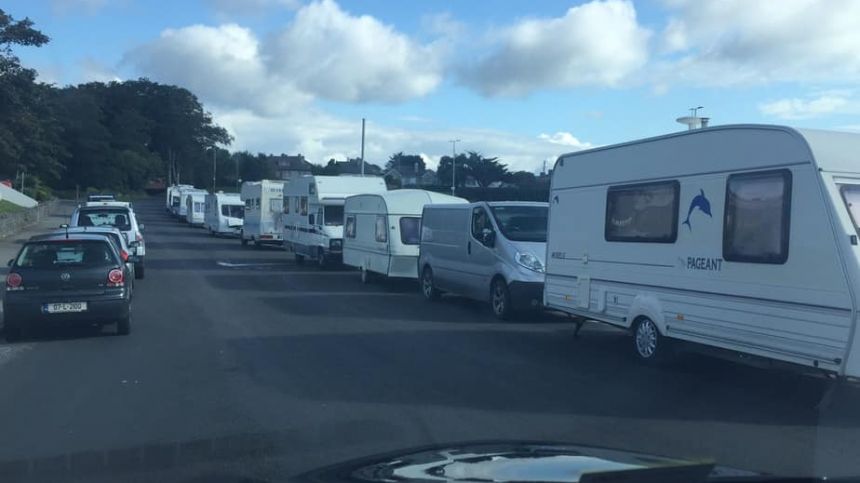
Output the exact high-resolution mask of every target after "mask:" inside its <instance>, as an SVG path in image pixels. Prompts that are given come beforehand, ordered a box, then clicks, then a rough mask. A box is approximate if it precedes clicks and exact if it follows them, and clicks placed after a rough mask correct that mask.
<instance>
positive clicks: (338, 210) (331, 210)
mask: <svg viewBox="0 0 860 483" xmlns="http://www.w3.org/2000/svg"><path fill="white" fill-rule="evenodd" d="M323 213H324V218H323V219H324V220H325V224H326V226H340V225H343V206H325V207H324V208H323Z"/></svg>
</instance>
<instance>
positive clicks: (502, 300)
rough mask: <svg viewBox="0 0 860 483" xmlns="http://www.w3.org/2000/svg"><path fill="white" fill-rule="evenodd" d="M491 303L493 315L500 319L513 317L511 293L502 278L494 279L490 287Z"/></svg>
mask: <svg viewBox="0 0 860 483" xmlns="http://www.w3.org/2000/svg"><path fill="white" fill-rule="evenodd" d="M490 304H491V305H492V307H493V315H495V316H496V318H498V319H502V320H505V319H508V318H510V317H511V314H512V313H513V310H512V309H511V293H510V291H509V290H508V285H507V284H506V283H505V281H504V280H502V279H501V278H497V279H495V280H493V284H492V286H491V288H490Z"/></svg>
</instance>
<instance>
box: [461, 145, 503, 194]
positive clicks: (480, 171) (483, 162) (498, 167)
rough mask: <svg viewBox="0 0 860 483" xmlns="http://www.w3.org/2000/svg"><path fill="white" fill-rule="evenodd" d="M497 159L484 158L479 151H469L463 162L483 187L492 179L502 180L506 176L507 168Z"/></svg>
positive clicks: (492, 180) (469, 172)
mask: <svg viewBox="0 0 860 483" xmlns="http://www.w3.org/2000/svg"><path fill="white" fill-rule="evenodd" d="M498 159H499V158H486V157H484V156H483V155H481V153H478V152H475V151H469V153H468V155H467V156H466V162H465V165H466V167H467V172H468V174H469V175H471V176H472V177H473V178H475V181H477V182H478V184H479V185H481V186H483V187H487V186H489V185H490V183H492V182H494V181H502V180H503V179H505V178H506V177H507V176H508V168H507V167H506V166H505V165H504V164H502V163H500V162H499V161H498Z"/></svg>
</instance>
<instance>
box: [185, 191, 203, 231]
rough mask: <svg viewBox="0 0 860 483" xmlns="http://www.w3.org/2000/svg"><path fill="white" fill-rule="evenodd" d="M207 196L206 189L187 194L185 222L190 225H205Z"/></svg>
mask: <svg viewBox="0 0 860 483" xmlns="http://www.w3.org/2000/svg"><path fill="white" fill-rule="evenodd" d="M206 196H207V194H206V192H205V191H195V192H193V193H188V194H187V196H185V222H186V223H188V224H189V225H192V226H202V225H203V220H204V214H205V213H204V209H203V207H204V205H205V203H206Z"/></svg>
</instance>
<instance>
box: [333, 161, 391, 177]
mask: <svg viewBox="0 0 860 483" xmlns="http://www.w3.org/2000/svg"><path fill="white" fill-rule="evenodd" d="M326 169H328V170H330V171H331V173H330V174H332V175H335V176H342V175H360V174H361V159H359V158H353V159H349V160H347V161H335V160H331V161H329V162H328V165H326ZM364 174H366V175H368V176H379V175H381V174H382V169H381V168H380V167H379V166H377V165H375V164H373V163H369V162H367V161H365V162H364Z"/></svg>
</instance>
